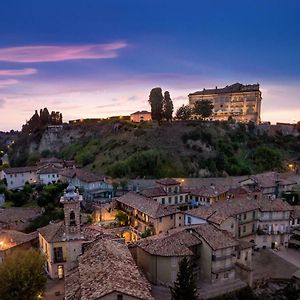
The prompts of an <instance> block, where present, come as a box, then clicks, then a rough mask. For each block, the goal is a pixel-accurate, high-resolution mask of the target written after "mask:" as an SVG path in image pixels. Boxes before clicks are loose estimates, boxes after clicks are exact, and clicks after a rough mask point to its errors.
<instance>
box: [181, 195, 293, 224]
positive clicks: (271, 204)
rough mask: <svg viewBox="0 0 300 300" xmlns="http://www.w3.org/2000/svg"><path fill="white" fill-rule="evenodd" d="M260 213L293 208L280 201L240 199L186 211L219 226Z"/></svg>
mask: <svg viewBox="0 0 300 300" xmlns="http://www.w3.org/2000/svg"><path fill="white" fill-rule="evenodd" d="M258 209H259V210H260V211H292V210H293V208H292V207H291V206H290V205H289V204H288V203H287V202H286V201H283V200H282V199H274V200H270V199H251V198H240V199H230V200H225V201H220V202H217V203H214V204H212V205H211V206H209V207H207V206H199V207H198V208H195V209H191V210H188V211H186V212H185V213H186V214H189V215H191V216H194V217H199V218H202V219H205V220H209V221H211V222H212V223H215V224H221V223H222V222H223V221H225V220H226V219H228V218H229V217H233V216H236V215H238V214H242V213H246V212H248V211H254V210H258Z"/></svg>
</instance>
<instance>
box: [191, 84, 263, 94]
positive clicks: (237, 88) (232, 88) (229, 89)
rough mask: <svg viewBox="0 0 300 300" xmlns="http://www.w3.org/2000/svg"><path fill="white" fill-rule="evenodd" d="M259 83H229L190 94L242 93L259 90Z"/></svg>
mask: <svg viewBox="0 0 300 300" xmlns="http://www.w3.org/2000/svg"><path fill="white" fill-rule="evenodd" d="M258 91H259V84H247V85H244V84H241V83H238V82H237V83H234V84H232V85H229V86H228V85H227V86H226V87H224V88H215V89H203V90H202V91H197V92H195V93H191V94H189V96H192V95H209V94H227V93H241V92H258Z"/></svg>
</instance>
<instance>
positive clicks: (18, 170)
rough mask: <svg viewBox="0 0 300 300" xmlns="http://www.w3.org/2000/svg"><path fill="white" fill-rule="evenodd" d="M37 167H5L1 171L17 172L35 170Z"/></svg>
mask: <svg viewBox="0 0 300 300" xmlns="http://www.w3.org/2000/svg"><path fill="white" fill-rule="evenodd" d="M37 169H38V167H36V166H30V167H19V168H7V169H4V170H3V172H4V173H5V174H18V173H28V172H36V171H37Z"/></svg>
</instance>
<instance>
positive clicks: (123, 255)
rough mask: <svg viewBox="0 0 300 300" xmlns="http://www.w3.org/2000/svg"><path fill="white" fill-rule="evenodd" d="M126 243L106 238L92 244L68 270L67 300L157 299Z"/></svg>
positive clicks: (66, 282)
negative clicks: (153, 295)
mask: <svg viewBox="0 0 300 300" xmlns="http://www.w3.org/2000/svg"><path fill="white" fill-rule="evenodd" d="M150 290H151V285H150V284H149V282H148V281H147V280H146V279H145V277H144V276H142V275H141V274H140V272H139V270H138V268H137V266H136V264H135V262H134V260H133V258H132V256H131V254H130V252H129V250H128V248H127V246H126V245H124V244H121V243H118V242H116V241H112V240H110V239H102V240H98V241H95V242H94V243H92V244H91V245H90V246H89V248H88V249H87V250H86V251H85V252H84V253H83V254H82V255H81V256H80V257H79V258H78V266H77V267H75V268H74V269H72V270H70V271H68V272H67V276H66V278H65V299H66V300H71V299H72V300H100V299H101V300H102V299H103V300H110V299H117V300H154V298H153V297H152V295H151V293H150Z"/></svg>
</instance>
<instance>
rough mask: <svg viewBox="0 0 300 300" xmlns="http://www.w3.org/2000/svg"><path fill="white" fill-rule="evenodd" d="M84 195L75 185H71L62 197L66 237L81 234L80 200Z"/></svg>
mask: <svg viewBox="0 0 300 300" xmlns="http://www.w3.org/2000/svg"><path fill="white" fill-rule="evenodd" d="M81 201H82V196H81V195H79V193H78V192H77V191H76V189H75V187H74V186H73V185H71V184H70V185H69V186H68V187H67V189H66V192H65V193H64V195H63V196H62V197H61V199H60V202H61V203H62V204H63V205H64V220H65V221H64V222H65V229H66V231H65V232H66V239H67V240H72V239H78V238H80V236H81V229H80V202H81Z"/></svg>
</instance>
